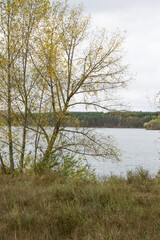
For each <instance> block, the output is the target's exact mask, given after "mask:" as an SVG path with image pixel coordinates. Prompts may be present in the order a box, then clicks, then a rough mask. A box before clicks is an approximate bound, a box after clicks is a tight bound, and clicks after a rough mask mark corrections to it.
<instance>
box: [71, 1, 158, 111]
mask: <svg viewBox="0 0 160 240" xmlns="http://www.w3.org/2000/svg"><path fill="white" fill-rule="evenodd" d="M68 2H69V3H70V4H71V5H77V4H78V3H81V2H83V3H84V7H85V11H86V12H88V13H91V16H92V25H93V27H96V26H97V27H98V28H104V27H105V28H106V29H107V30H108V31H110V32H113V31H115V30H116V29H117V28H119V29H120V31H121V32H122V33H123V32H124V31H127V33H126V42H125V45H124V47H125V50H126V52H127V54H126V61H127V62H128V63H129V64H130V68H129V71H130V73H131V74H132V75H133V76H134V78H135V80H134V81H133V82H132V83H131V84H129V86H128V89H127V91H125V92H123V94H122V95H123V97H124V101H125V102H128V103H129V105H130V106H131V110H133V111H134V110H135V111H156V110H157V109H156V108H155V107H154V104H153V97H154V96H155V94H156V93H157V92H158V91H159V90H160V0H84V1H81V0H69V1H68ZM149 99H150V100H149Z"/></svg>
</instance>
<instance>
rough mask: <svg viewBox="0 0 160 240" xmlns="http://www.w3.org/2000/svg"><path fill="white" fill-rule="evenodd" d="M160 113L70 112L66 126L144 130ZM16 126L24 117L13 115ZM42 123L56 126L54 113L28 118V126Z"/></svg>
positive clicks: (1, 118) (0, 115) (2, 120)
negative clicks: (146, 124) (38, 122)
mask: <svg viewBox="0 0 160 240" xmlns="http://www.w3.org/2000/svg"><path fill="white" fill-rule="evenodd" d="M5 116H6V114H4V112H3V114H2V113H1V114H0V120H1V124H3V125H5V123H6V120H5V119H6V117H5ZM158 116H159V113H158V112H108V113H103V112H68V113H67V115H66V118H65V120H64V122H63V125H64V126H68V127H74V126H80V127H106V128H113V127H115V128H143V127H144V123H148V122H149V121H151V120H153V119H157V117H158ZM13 118H14V122H15V124H14V125H15V126H16V125H21V123H22V121H23V116H22V115H21V116H18V115H16V114H14V115H13ZM35 121H40V123H41V124H42V125H43V126H54V121H55V119H54V116H53V113H41V114H38V113H33V114H32V115H29V116H28V118H27V123H28V125H34V124H35Z"/></svg>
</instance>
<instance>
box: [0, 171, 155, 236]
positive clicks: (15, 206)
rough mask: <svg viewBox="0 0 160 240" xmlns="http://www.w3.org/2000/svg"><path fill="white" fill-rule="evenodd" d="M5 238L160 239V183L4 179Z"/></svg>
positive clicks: (0, 194) (0, 188) (141, 176)
mask: <svg viewBox="0 0 160 240" xmlns="http://www.w3.org/2000/svg"><path fill="white" fill-rule="evenodd" d="M0 211H1V214H0V223H1V224H0V239H3V240H22V239H23V240H33V239H34V240H44V239H45V240H49V239H50V240H54V239H55V240H64V239H65V240H71V239H74V240H92V239H97V240H104V239H107V240H140V239H146V240H149V239H150V240H159V239H160V179H159V178H158V177H156V178H151V177H150V176H149V175H148V173H147V172H145V171H139V172H137V173H129V174H128V178H127V179H123V178H116V177H111V178H110V179H107V180H104V181H102V182H99V181H96V180H87V179H86V180H85V179H76V178H74V179H65V178H62V177H59V176H58V175H55V174H53V173H52V174H51V173H50V174H46V175H43V176H34V175H30V176H23V177H21V176H17V177H14V178H11V177H10V176H2V175H1V176H0Z"/></svg>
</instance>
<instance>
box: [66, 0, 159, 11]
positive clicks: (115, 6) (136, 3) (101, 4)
mask: <svg viewBox="0 0 160 240" xmlns="http://www.w3.org/2000/svg"><path fill="white" fill-rule="evenodd" d="M81 2H82V3H83V4H84V6H85V9H86V10H87V11H89V12H90V11H91V12H92V13H93V12H101V11H102V12H103V11H106V12H107V11H113V10H124V9H125V10H126V9H130V8H133V7H136V8H138V7H144V6H145V7H146V6H151V7H154V6H155V5H156V6H160V1H159V0H86V1H85V0H84V1H81V0H77V1H75V0H69V3H70V4H74V5H76V4H78V3H81Z"/></svg>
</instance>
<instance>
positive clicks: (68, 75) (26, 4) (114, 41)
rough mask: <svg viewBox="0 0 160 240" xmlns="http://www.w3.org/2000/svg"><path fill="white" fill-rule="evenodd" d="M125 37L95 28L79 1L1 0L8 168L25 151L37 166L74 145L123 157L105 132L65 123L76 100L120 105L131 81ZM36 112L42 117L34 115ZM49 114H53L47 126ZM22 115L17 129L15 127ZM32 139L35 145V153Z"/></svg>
mask: <svg viewBox="0 0 160 240" xmlns="http://www.w3.org/2000/svg"><path fill="white" fill-rule="evenodd" d="M123 42H124V37H123V36H121V35H120V33H118V32H116V33H112V34H109V33H108V32H107V31H106V30H102V31H99V32H95V33H94V32H91V30H90V17H89V16H86V15H85V14H84V12H83V8H82V6H81V5H79V6H77V7H74V8H73V7H70V6H69V5H68V3H67V2H63V1H62V2H61V1H60V2H59V1H57V2H56V1H54V2H53V3H52V4H50V2H49V1H47V0H33V1H29V0H24V1H21V0H4V1H3V2H1V3H0V43H1V46H2V47H1V49H0V89H1V90H0V106H1V110H2V111H4V116H3V117H4V121H6V122H7V126H6V127H3V128H2V130H1V131H2V132H3V135H2V134H1V159H5V160H6V161H9V162H10V170H11V172H14V169H15V162H16V165H17V164H18V166H19V168H20V171H21V172H23V170H24V168H25V165H26V161H27V159H28V158H29V159H30V161H31V160H32V163H33V167H34V168H35V169H36V166H37V161H38V160H39V161H41V164H42V165H43V166H44V167H46V165H47V164H48V163H50V162H52V164H51V165H52V166H53V165H54V164H53V162H55V161H57V160H55V159H57V156H58V159H59V161H62V162H63V161H65V160H64V159H65V156H66V155H67V156H68V153H71V152H72V153H75V154H81V155H93V156H95V157H96V156H103V157H105V158H113V159H116V160H117V159H118V153H117V150H116V147H115V146H114V144H113V142H112V140H111V138H110V137H106V139H102V136H97V134H96V133H94V132H93V131H91V130H89V129H85V128H79V127H78V123H77V124H75V128H72V129H68V128H65V127H64V124H63V122H64V120H65V119H66V116H67V112H68V111H70V109H73V107H74V106H78V105H84V106H86V107H90V106H92V107H94V108H95V109H103V110H104V109H105V110H112V111H113V110H115V108H116V107H120V102H119V100H117V95H116V92H117V90H118V89H120V88H123V87H125V86H126V85H127V82H128V80H127V78H126V76H127V66H125V65H124V64H123V62H122V60H123ZM114 93H115V95H114ZM35 112H37V113H38V114H39V116H41V117H40V118H38V119H37V118H35ZM45 113H52V114H53V115H54V126H52V128H50V129H47V128H46V127H45V121H44V118H43V117H44V116H45ZM17 115H20V116H21V117H20V118H17V124H18V122H19V125H21V126H22V127H20V128H19V129H17V128H14V127H13V126H14V124H15V116H17ZM28 118H32V121H33V122H34V127H33V126H30V125H29V124H28ZM30 137H31V138H30ZM86 143H87V144H86ZM28 144H32V146H33V149H32V150H31V151H30V152H28V147H27V146H28ZM7 149H8V150H7ZM55 156H56V157H55Z"/></svg>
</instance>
